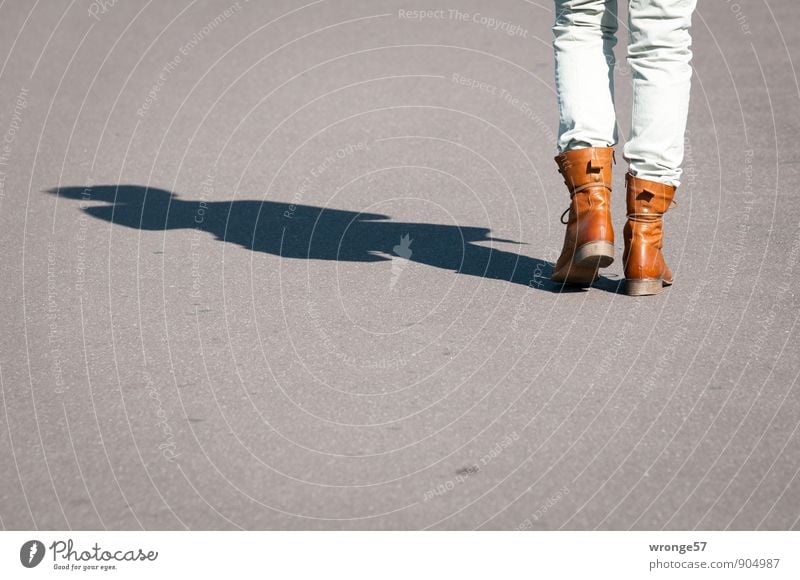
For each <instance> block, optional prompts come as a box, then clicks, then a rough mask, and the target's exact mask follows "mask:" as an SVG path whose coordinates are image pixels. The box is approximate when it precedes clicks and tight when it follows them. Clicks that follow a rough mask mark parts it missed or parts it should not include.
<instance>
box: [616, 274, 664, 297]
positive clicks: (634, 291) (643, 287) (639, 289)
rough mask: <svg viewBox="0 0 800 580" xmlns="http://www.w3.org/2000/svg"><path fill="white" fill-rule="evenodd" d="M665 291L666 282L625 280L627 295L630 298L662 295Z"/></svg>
mask: <svg viewBox="0 0 800 580" xmlns="http://www.w3.org/2000/svg"><path fill="white" fill-rule="evenodd" d="M663 289H664V281H663V280H661V279H660V278H659V279H655V280H635V279H630V278H629V279H627V280H625V293H626V294H627V295H628V296H650V295H652V294H660V293H661V291H662V290H663Z"/></svg>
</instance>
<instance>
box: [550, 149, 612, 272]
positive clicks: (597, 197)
mask: <svg viewBox="0 0 800 580" xmlns="http://www.w3.org/2000/svg"><path fill="white" fill-rule="evenodd" d="M613 161H614V149H613V148H611V147H588V148H586V149H575V150H573V151H566V152H564V153H562V154H561V155H557V156H556V163H558V171H559V173H561V175H563V176H564V183H565V184H566V185H567V189H569V192H570V197H571V202H570V206H569V209H568V210H567V211H568V212H569V219H568V220H567V222H564V216H563V215H562V216H561V221H562V223H566V225H567V231H566V234H565V235H564V246H563V248H562V249H561V256H559V258H558V261H557V262H556V266H555V268H554V269H553V274H552V275H551V276H550V279H551V280H553V281H555V282H562V283H564V284H577V285H580V286H589V285H590V284H591V283H592V282H593V281H594V279H595V278H596V277H597V270H598V269H599V268H605V267H607V266H609V265H611V263H612V262H613V261H614V229H613V227H612V225H611V211H610V210H611V207H610V206H611V203H610V202H611V164H612V163H613ZM567 211H565V212H564V213H565V214H566V213H567Z"/></svg>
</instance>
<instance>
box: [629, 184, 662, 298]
mask: <svg viewBox="0 0 800 580" xmlns="http://www.w3.org/2000/svg"><path fill="white" fill-rule="evenodd" d="M625 181H626V184H627V189H628V221H627V222H626V223H625V230H624V232H623V236H624V238H625V252H624V254H623V256H622V261H623V263H624V264H625V291H626V293H627V294H629V295H631V296H645V295H648V294H658V293H659V292H661V290H662V288H663V287H664V286H669V285H670V284H672V271H671V270H670V269H669V266H667V263H666V262H665V261H664V256H663V255H662V254H661V240H662V236H663V229H662V228H663V225H664V213H666V211H667V210H668V209H669V207H670V204H671V203H672V198H673V197H674V195H675V188H674V187H673V186H671V185H666V184H664V183H658V182H657V181H648V180H646V179H639V178H637V177H634V176H633V175H631V174H630V173H629V174H628V175H627V176H626V178H625Z"/></svg>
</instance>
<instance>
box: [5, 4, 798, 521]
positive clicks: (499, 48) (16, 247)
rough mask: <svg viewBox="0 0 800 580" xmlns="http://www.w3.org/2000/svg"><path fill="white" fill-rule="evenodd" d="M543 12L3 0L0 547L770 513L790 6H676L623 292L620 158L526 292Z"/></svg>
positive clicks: (794, 180)
mask: <svg viewBox="0 0 800 580" xmlns="http://www.w3.org/2000/svg"><path fill="white" fill-rule="evenodd" d="M623 4H624V3H623ZM419 10H422V11H423V12H422V13H419V12H415V11H419ZM620 17H621V18H622V21H623V23H624V21H625V11H624V9H621V13H620ZM552 20H553V7H552V5H551V3H550V2H548V1H545V0H542V1H527V0H503V1H501V2H478V1H460V2H454V3H452V4H451V5H443V4H436V3H433V4H425V3H404V2H403V1H395V0H379V1H366V0H364V1H347V0H318V1H315V2H309V3H307V4H303V3H301V2H289V1H285V0H281V1H270V2H255V1H252V2H246V1H245V0H239V1H238V2H228V0H222V1H219V2H149V3H144V2H127V1H126V2H114V1H113V0H111V1H109V2H93V3H92V2H89V1H87V0H84V1H81V2H66V1H53V2H24V1H22V0H12V1H11V2H4V3H3V4H2V5H0V139H1V140H2V141H0V244H1V247H2V258H0V386H1V387H2V388H1V389H0V394H1V395H2V397H1V398H0V402H1V403H2V410H1V411H0V426H1V427H2V428H0V474H2V475H1V477H2V480H1V481H2V483H1V484H0V485H1V487H0V525H2V527H3V528H5V529H30V528H42V529H65V528H73V529H106V528H107V529H134V530H135V529H141V528H144V529H184V528H189V529H238V528H244V529H423V528H427V529H476V528H479V529H532V530H559V529H780V530H785V529H791V528H794V529H798V528H800V476H798V472H799V471H800V429H798V426H799V425H800V386H799V385H798V373H799V372H800V353H799V351H798V337H800V328H799V327H798V325H797V322H798V308H799V307H800V297H798V290H797V288H798V284H799V283H800V203H799V202H798V199H800V198H798V192H799V191H800V140H799V139H798V134H800V85H799V84H798V78H797V76H796V73H797V72H798V71H797V68H798V63H800V10H798V7H797V3H796V2H795V1H794V0H756V1H755V2H738V3H737V2H735V1H733V0H731V1H728V0H706V1H704V2H701V3H700V7H699V8H698V10H697V12H696V15H695V18H694V27H693V34H694V45H693V46H694V51H695V57H694V61H693V65H694V84H693V88H692V104H691V112H690V115H689V127H688V132H687V136H686V161H685V175H684V180H683V184H682V186H681V187H680V188H679V190H678V193H677V196H676V201H677V203H678V207H677V208H675V209H672V210H671V211H670V212H669V214H668V215H667V218H666V232H667V233H666V247H665V253H666V257H667V259H668V261H669V262H670V264H671V266H672V267H673V270H674V271H675V274H676V282H675V285H674V286H673V287H672V288H671V289H668V290H667V291H666V292H664V293H663V294H662V295H659V296H655V297H644V298H630V297H627V296H625V295H624V294H622V293H620V292H618V289H619V281H620V278H621V252H622V247H621V243H622V241H621V229H622V225H623V223H624V217H625V216H624V211H625V208H624V190H623V184H624V172H625V166H624V163H623V162H622V159H621V155H620V154H618V155H617V159H618V161H619V162H618V164H617V165H616V168H615V176H614V183H615V190H614V193H613V203H614V206H615V209H614V211H615V214H614V219H615V227H616V228H617V233H618V235H617V238H618V242H617V246H618V254H617V256H618V259H617V261H616V262H615V263H614V264H613V265H612V266H611V267H610V268H609V269H608V270H607V271H606V274H605V277H604V278H603V279H601V280H599V281H598V282H597V283H596V284H595V286H594V287H593V288H591V289H589V290H588V291H577V292H575V291H572V292H566V291H562V289H561V288H560V287H558V286H555V285H554V284H552V283H551V282H549V281H548V275H549V273H550V271H551V270H552V266H553V262H554V260H555V258H556V257H557V255H558V251H559V250H560V247H561V242H562V236H563V226H562V225H561V223H560V222H559V216H560V215H561V213H562V211H563V210H564V209H565V208H566V206H567V204H568V195H567V193H566V190H565V188H564V186H563V183H562V182H561V179H560V176H559V175H558V173H557V172H556V169H555V163H554V162H553V156H554V154H555V149H554V141H555V131H556V125H557V119H556V103H555V96H554V92H553V63H552V52H551V44H550V43H551V33H550V26H551V23H552ZM624 30H625V27H624V25H623V26H622V27H621V29H620V36H621V39H622V40H623V42H621V43H620V45H618V46H617V54H618V57H619V58H618V63H617V73H616V76H617V108H618V113H619V117H620V127H621V134H622V135H623V136H624V135H625V134H627V129H628V127H629V110H630V104H631V102H630V101H631V99H630V86H629V81H630V70H629V69H628V67H627V64H626V62H625V58H624V39H625V32H624ZM591 89H592V88H591V87H587V90H591ZM619 153H621V151H619Z"/></svg>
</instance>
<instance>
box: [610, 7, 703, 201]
mask: <svg viewBox="0 0 800 580" xmlns="http://www.w3.org/2000/svg"><path fill="white" fill-rule="evenodd" d="M696 3H697V2H696V0H629V4H628V6H629V12H628V26H629V29H630V30H629V41H628V64H629V65H630V68H631V76H632V79H633V113H632V119H631V134H630V137H629V139H628V141H627V143H626V144H625V148H624V156H625V160H626V161H627V162H628V165H629V169H630V173H631V174H632V175H634V176H636V177H638V178H640V179H647V180H650V181H657V182H659V183H666V184H668V185H672V186H675V187H677V186H678V185H679V184H680V177H681V163H682V162H683V139H684V132H685V129H686V117H687V113H688V111H689V89H690V84H691V77H692V67H691V65H690V64H689V62H690V61H691V58H692V51H691V42H692V40H691V36H690V34H689V28H690V26H691V23H692V12H693V11H694V8H695V5H696Z"/></svg>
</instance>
